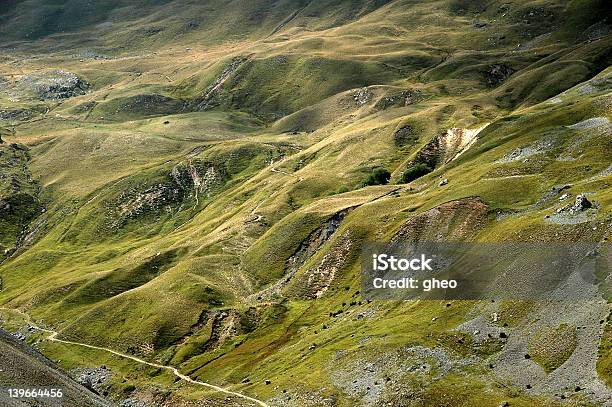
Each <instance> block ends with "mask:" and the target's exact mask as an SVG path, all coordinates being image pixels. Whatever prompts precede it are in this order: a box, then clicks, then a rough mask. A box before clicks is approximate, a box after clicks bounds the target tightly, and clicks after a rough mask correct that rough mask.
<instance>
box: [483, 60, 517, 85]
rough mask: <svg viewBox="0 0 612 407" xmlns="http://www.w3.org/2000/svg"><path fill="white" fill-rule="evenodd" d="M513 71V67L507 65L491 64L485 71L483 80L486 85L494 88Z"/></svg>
mask: <svg viewBox="0 0 612 407" xmlns="http://www.w3.org/2000/svg"><path fill="white" fill-rule="evenodd" d="M513 73H514V69H512V68H510V67H509V66H507V65H504V64H493V65H491V66H490V67H489V69H488V70H487V71H486V72H485V80H486V82H487V85H488V86H490V87H492V88H494V87H496V86H499V85H501V84H502V83H503V82H504V81H505V80H506V79H508V77H509V76H510V75H512V74H513Z"/></svg>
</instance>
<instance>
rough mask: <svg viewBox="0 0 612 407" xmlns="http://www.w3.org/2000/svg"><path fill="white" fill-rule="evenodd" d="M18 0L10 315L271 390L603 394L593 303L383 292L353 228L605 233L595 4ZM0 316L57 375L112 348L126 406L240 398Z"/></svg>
mask: <svg viewBox="0 0 612 407" xmlns="http://www.w3.org/2000/svg"><path fill="white" fill-rule="evenodd" d="M22 3H23V2H15V1H9V2H8V3H7V4H5V5H3V7H2V8H1V9H0V57H1V58H0V121H1V122H0V135H1V137H2V140H3V141H4V143H2V144H0V306H2V307H6V308H11V309H20V310H22V311H24V312H27V313H28V314H30V315H31V316H32V318H33V319H35V320H36V321H37V322H39V323H40V324H44V325H45V326H48V327H50V328H52V329H54V330H57V331H58V332H59V334H58V335H59V336H58V337H59V338H65V339H69V340H72V341H75V342H81V343H85V344H91V345H97V346H104V347H108V348H111V349H115V350H117V351H120V352H125V353H129V354H133V355H137V356H138V357H140V358H143V359H146V360H149V361H155V363H162V364H167V365H170V366H174V367H176V368H177V369H179V370H180V371H181V372H182V373H184V374H186V375H189V376H190V377H192V378H194V379H198V380H202V381H206V382H209V383H212V384H215V385H219V386H224V387H225V386H227V387H228V388H231V389H232V390H236V391H238V392H240V393H243V394H246V395H250V396H253V397H256V398H257V399H260V400H264V401H265V402H266V403H268V404H270V405H288V406H291V405H297V406H302V405H317V406H318V405H328V404H330V403H331V404H335V405H338V406H348V405H379V404H380V405H383V404H385V403H387V404H392V405H415V406H419V405H422V406H428V405H448V406H462V405H466V404H469V405H470V406H475V407H480V406H489V405H504V404H503V403H505V402H507V403H509V404H510V405H511V406H514V405H517V406H532V405H557V404H558V403H560V401H559V395H561V394H563V395H566V394H567V393H568V390H567V388H566V387H567V386H568V383H572V385H574V384H575V386H580V388H581V389H585V388H586V389H588V391H584V392H582V391H580V392H578V393H579V394H578V395H577V396H574V397H573V399H575V400H572V401H571V402H574V401H576V402H578V403H583V402H584V403H585V404H593V405H598V404H601V403H602V402H603V401H605V400H608V399H609V398H610V395H611V394H612V391H611V390H610V389H609V388H605V386H602V385H601V384H600V383H596V384H595V382H594V380H591V379H588V380H586V379H584V380H583V377H590V378H593V377H596V376H595V375H596V374H598V375H599V378H601V379H602V381H604V382H606V383H608V385H610V383H612V373H611V368H610V362H609V361H610V328H609V321H608V322H604V323H602V325H604V328H603V335H602V334H601V332H600V331H599V330H598V329H596V328H597V327H593V321H592V318H593V316H594V315H603V314H605V311H606V308H605V307H606V306H607V304H602V303H596V302H592V303H591V302H589V303H588V304H583V303H582V302H580V301H576V302H574V303H572V304H571V306H568V307H566V308H563V307H564V306H563V305H559V304H557V303H555V304H550V303H547V302H540V301H501V302H499V301H497V300H496V302H493V301H491V300H490V299H489V300H488V301H453V302H452V304H451V303H448V302H446V301H444V302H439V301H419V302H412V301H372V300H368V298H367V297H366V296H365V293H364V292H363V288H362V287H361V274H360V273H361V268H360V267H361V266H360V264H361V263H360V261H361V260H360V253H361V252H362V247H364V245H365V244H367V243H368V242H376V241H381V242H383V241H385V242H386V241H391V240H397V241H400V240H406V241H477V242H480V241H483V242H485V241H487V242H489V241H490V242H504V241H519V242H522V241H525V242H530V241H547V242H559V241H561V242H576V241H584V242H589V243H592V244H593V246H594V247H595V246H596V245H599V244H600V243H602V242H604V241H605V240H606V239H609V232H607V231H608V230H609V226H610V208H611V207H612V193H611V192H612V190H611V187H610V174H611V173H610V168H609V167H610V162H611V160H612V158H611V156H610V154H611V151H612V144H611V141H610V137H609V134H610V125H609V123H610V119H612V116H610V108H609V107H610V103H609V99H610V92H611V86H612V85H611V84H612V80H611V78H612V68H610V53H609V50H610V44H611V41H612V39H611V36H610V25H609V21H606V20H604V19H603V17H602V16H604V15H605V11H607V8H606V7H605V6H606V5H607V4H604V3H605V2H601V1H594V0H593V1H591V0H588V1H578V2H575V1H574V2H567V1H560V0H543V1H539V0H538V1H534V0H525V1H519V2H495V1H467V0H466V1H463V0H461V1H460V0H456V1H455V0H453V1H451V0H441V1H435V2H430V1H412V2H409V4H407V2H405V1H399V0H384V1H370V0H354V1H348V0H338V1H334V2H329V1H327V2H325V1H311V2H304V1H288V0H270V1H242V2H227V1H221V0H210V1H206V2H189V1H184V0H175V1H172V2H167V1H152V0H137V1H127V0H112V1H106V2H92V4H91V5H89V6H87V7H86V8H84V6H83V4H82V3H83V2H79V1H75V0H69V1H64V2H62V4H59V3H60V2H56V1H55V2H54V1H49V0H28V2H27V4H26V3H23V4H22ZM26 5H27V7H26ZM126 39H129V41H126ZM58 72H61V73H58ZM487 124H488V126H486V127H483V126H485V125H487ZM467 129H471V130H473V129H483V130H482V131H481V132H480V133H476V132H475V131H474V132H472V133H468V131H467ZM468 134H470V135H473V137H467V136H466V135H468ZM434 170H435V175H436V179H435V180H434V179H433V176H432V175H430V176H428V177H427V178H426V179H427V180H428V181H430V182H427V183H426V182H418V181H417V182H414V183H413V184H411V185H409V186H408V185H397V184H398V183H399V184H405V183H410V182H412V181H414V180H418V179H419V178H420V177H424V176H427V174H430V173H432V172H433V171H434ZM438 175H439V176H440V178H437V177H438ZM390 180H393V182H392V184H393V185H389V182H390ZM440 180H442V181H444V180H448V182H446V183H445V184H444V187H440V184H439V182H440ZM564 194H568V195H567V196H565V195H564ZM580 194H585V195H584V196H586V197H588V200H589V202H592V207H591V208H589V210H588V211H578V212H577V213H572V214H568V213H566V212H568V211H563V209H562V208H563V207H565V206H567V205H570V206H571V204H572V203H573V202H574V200H575V198H576V196H578V195H580ZM559 209H561V211H560V212H559V213H557V210H559ZM503 266H504V264H500V267H503ZM597 277H598V278H599V279H600V280H601V281H605V275H598V276H597ZM525 278H526V279H529V278H535V277H534V276H532V275H531V274H529V273H528V272H526V275H525ZM604 288H605V287H604ZM597 289H599V290H600V293H601V294H602V296H604V298H606V299H607V297H606V295H609V293H606V292H604V291H603V289H602V288H601V287H595V286H593V287H591V286H589V287H588V290H597ZM588 290H587V289H586V288H585V291H588ZM589 292H592V291H589ZM572 294H574V293H572ZM560 295H563V294H560ZM447 304H451V305H450V306H448V305H447ZM2 315H3V316H4V318H3V319H2V321H3V324H2V326H4V327H5V328H6V329H7V330H10V331H12V332H21V331H24V332H25V333H26V334H27V335H29V336H27V338H26V339H25V341H27V342H28V343H30V344H36V346H38V347H39V348H40V349H41V351H42V352H43V353H44V354H45V355H47V356H49V357H50V358H51V359H53V360H60V361H61V362H60V366H61V367H62V368H63V369H64V370H70V369H74V368H91V367H92V366H93V367H98V366H100V365H102V364H105V365H108V366H109V367H110V369H111V370H113V372H116V374H114V375H113V378H112V379H111V380H110V382H109V383H108V385H106V384H105V388H104V391H106V392H107V393H108V394H105V395H104V396H105V397H107V398H109V399H111V400H112V401H113V402H120V401H121V400H125V399H126V398H135V399H137V398H138V397H142V395H143V394H145V393H146V394H150V395H151V397H152V398H153V399H155V400H160V403H166V404H167V405H183V404H185V405H189V403H190V402H191V401H192V400H196V399H197V401H198V402H199V403H203V404H206V403H208V404H210V405H220V404H222V403H226V402H233V399H232V400H231V401H227V400H226V399H224V398H222V397H224V396H222V395H219V394H217V393H215V392H214V391H212V390H211V391H210V392H209V391H208V390H207V389H204V388H202V387H201V386H200V387H198V386H196V385H193V384H188V383H186V382H185V381H179V382H175V379H176V376H174V375H172V373H171V372H168V371H165V370H162V371H161V372H160V371H159V369H154V368H152V367H151V366H148V367H147V366H144V365H142V364H139V363H137V362H135V361H133V360H125V359H121V358H118V357H115V356H113V355H112V354H108V353H103V352H98V351H96V350H94V349H91V348H80V347H78V346H70V345H68V344H61V343H57V342H50V341H46V340H44V336H45V335H46V334H44V333H42V332H28V325H27V321H26V320H24V319H23V318H22V316H19V315H20V314H17V313H12V314H10V315H4V313H3V314H2ZM18 316H19V317H18ZM547 317H549V318H548V319H547ZM549 320H553V321H555V322H554V323H551V325H554V326H552V327H550V328H543V326H545V325H546V324H548V323H549ZM576 327H581V328H580V330H582V329H585V331H584V332H587V333H588V335H592V336H589V340H588V341H584V343H582V342H580V341H581V335H578V334H577V333H578V332H579V331H578V330H577V329H578V328H576ZM582 327H587V328H582ZM534 331H537V333H536V334H535V335H532V333H533V332H534ZM582 333H583V331H580V334H582ZM585 335H586V334H585ZM600 335H601V337H600ZM529 338H531V341H529ZM599 339H601V341H599ZM509 344H510V345H511V346H508V345H509ZM579 347H580V352H579V354H578V353H577V354H576V356H575V357H570V356H571V355H572V352H573V351H574V349H578V348H579ZM513 349H521V351H520V352H515V351H514V350H513ZM525 349H528V350H526V351H525ZM408 350H410V351H408ZM525 353H527V354H528V355H529V359H526V358H525ZM583 355H589V356H588V359H589V361H588V363H586V362H585V359H587V358H586V357H584V356H583ZM596 357H597V359H598V360H597V372H595V371H594V368H593V366H595V364H594V363H592V361H593V360H594V359H595V358H596ZM534 363H537V364H539V365H540V366H542V367H543V368H544V369H545V370H546V371H547V372H552V371H554V370H555V369H559V367H560V366H562V365H563V364H565V365H564V366H563V367H564V368H567V369H566V370H564V371H563V372H564V375H567V376H563V380H559V381H558V380H557V379H556V378H555V375H554V374H553V375H548V376H547V377H546V378H543V377H540V376H537V377H534V378H533V380H531V379H530V381H529V383H524V381H525V377H524V376H525V369H524V367H525V366H530V367H531V368H534V369H538V370H539V367H538V366H535V365H533V364H534ZM498 364H503V366H498ZM1 368H2V366H0V369H1ZM558 372H561V371H560V370H558ZM574 372H578V373H574ZM1 374H2V372H0V376H1ZM577 374H580V375H582V376H581V377H580V378H579V377H577ZM354 381H356V382H355V383H354ZM583 381H584V382H583ZM574 382H575V383H574ZM266 383H270V384H269V385H266ZM526 385H529V386H531V387H530V389H529V391H526V390H527V387H526ZM147 392H150V393H147ZM330 400H332V401H330ZM292 403H293V404H292ZM562 403H564V402H562ZM0 404H2V401H1V399H0ZM236 404H237V405H240V400H238V401H236Z"/></svg>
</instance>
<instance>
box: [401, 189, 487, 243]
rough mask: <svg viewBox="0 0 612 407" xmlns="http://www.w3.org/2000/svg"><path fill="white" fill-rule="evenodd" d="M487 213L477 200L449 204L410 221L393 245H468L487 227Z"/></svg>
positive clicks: (403, 227)
mask: <svg viewBox="0 0 612 407" xmlns="http://www.w3.org/2000/svg"><path fill="white" fill-rule="evenodd" d="M487 213H488V206H487V205H486V204H485V203H484V202H482V201H481V200H480V199H478V198H464V199H460V200H458V201H451V202H447V203H444V204H442V205H439V206H436V207H435V208H432V209H430V210H428V211H426V212H423V213H420V214H418V215H415V216H414V217H412V218H410V219H409V220H408V221H407V222H406V223H405V224H404V225H403V226H402V227H401V228H400V229H399V230H398V231H397V232H396V234H395V235H394V236H393V238H392V239H391V242H392V243H398V242H403V241H408V242H412V241H414V242H416V241H425V242H427V241H428V242H438V241H469V240H471V239H472V238H473V237H474V236H475V235H476V234H477V233H478V231H480V230H481V229H482V228H483V227H484V226H485V224H486V222H487Z"/></svg>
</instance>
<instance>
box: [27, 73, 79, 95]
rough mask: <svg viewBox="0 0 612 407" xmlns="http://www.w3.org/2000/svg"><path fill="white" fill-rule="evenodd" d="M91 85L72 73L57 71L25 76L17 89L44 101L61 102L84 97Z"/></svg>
mask: <svg viewBox="0 0 612 407" xmlns="http://www.w3.org/2000/svg"><path fill="white" fill-rule="evenodd" d="M88 88H89V85H88V84H87V82H85V81H84V80H82V79H81V78H79V77H78V76H77V75H76V74H74V73H72V72H67V71H63V70H61V69H60V70H55V71H49V72H44V73H36V74H31V75H24V76H22V77H21V78H20V79H19V80H18V81H17V89H18V90H19V91H21V92H23V93H25V94H29V95H31V96H33V97H36V98H39V99H42V100H61V99H68V98H71V97H74V96H79V95H84V94H85V92H86V91H87V89H88Z"/></svg>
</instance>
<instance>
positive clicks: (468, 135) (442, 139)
mask: <svg viewBox="0 0 612 407" xmlns="http://www.w3.org/2000/svg"><path fill="white" fill-rule="evenodd" d="M487 126H488V123H487V124H485V125H484V126H482V127H480V128H477V129H461V128H452V129H448V130H447V131H446V132H445V133H442V134H439V135H437V136H436V137H434V138H433V139H432V140H431V141H430V142H429V143H427V145H426V146H425V147H423V148H422V149H421V150H420V151H419V152H418V153H417V155H416V157H415V159H414V161H413V162H412V163H411V164H412V165H415V164H425V165H427V166H428V167H430V168H432V169H433V168H436V167H439V166H441V165H444V164H447V163H449V162H451V161H453V160H454V159H456V158H458V157H459V156H460V155H461V154H463V153H464V152H466V151H467V150H468V149H469V148H470V147H471V146H472V145H473V144H474V143H475V142H476V141H477V140H478V134H479V133H480V132H481V131H482V130H484V129H485V128H486V127H487ZM409 167H410V165H409Z"/></svg>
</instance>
